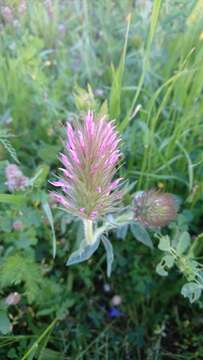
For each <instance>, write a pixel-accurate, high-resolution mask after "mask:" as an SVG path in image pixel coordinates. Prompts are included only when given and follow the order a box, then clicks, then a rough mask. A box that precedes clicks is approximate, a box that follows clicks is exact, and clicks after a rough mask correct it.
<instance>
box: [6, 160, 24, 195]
mask: <svg viewBox="0 0 203 360" xmlns="http://www.w3.org/2000/svg"><path fill="white" fill-rule="evenodd" d="M5 173H6V180H7V181H6V185H7V186H8V190H9V191H10V192H13V191H15V190H24V189H25V188H26V187H27V186H28V184H29V179H28V178H27V177H26V176H24V175H23V173H22V171H21V170H20V169H19V167H18V166H17V165H16V164H9V165H7V167H6V170H5Z"/></svg>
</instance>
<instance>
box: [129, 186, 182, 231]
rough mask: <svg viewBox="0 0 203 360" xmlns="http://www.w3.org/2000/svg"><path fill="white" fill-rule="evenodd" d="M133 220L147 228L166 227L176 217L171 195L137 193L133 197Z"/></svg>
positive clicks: (174, 203)
mask: <svg viewBox="0 0 203 360" xmlns="http://www.w3.org/2000/svg"><path fill="white" fill-rule="evenodd" d="M133 205H134V206H133V210H134V220H135V221H139V222H140V223H142V224H143V225H144V226H146V227H148V228H161V227H164V226H166V225H168V224H169V223H170V222H171V221H172V220H174V219H175V218H176V215H177V204H176V201H175V199H174V197H173V195H171V194H169V193H161V192H159V191H156V190H149V191H139V192H138V193H137V194H136V196H135V197H134V204H133Z"/></svg>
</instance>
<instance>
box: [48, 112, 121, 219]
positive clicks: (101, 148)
mask: <svg viewBox="0 0 203 360" xmlns="http://www.w3.org/2000/svg"><path fill="white" fill-rule="evenodd" d="M119 142H120V137H119V135H118V133H117V131H116V128H115V124H114V122H113V121H110V122H108V121H106V119H105V118H101V119H97V120H95V121H94V118H93V113H92V112H90V111H89V112H88V114H87V116H86V117H85V121H84V123H83V124H82V125H80V124H77V125H76V126H75V128H74V129H73V127H72V126H71V125H70V124H67V143H66V151H65V154H61V155H60V160H61V162H62V164H63V167H62V168H61V169H60V170H61V171H62V173H63V176H62V178H60V179H59V180H58V181H54V182H51V184H52V185H54V186H55V187H59V188H61V189H62V191H63V194H58V193H54V197H55V200H56V201H57V202H58V203H59V204H61V205H63V206H64V207H65V208H66V210H67V211H68V212H70V213H71V214H73V215H76V216H79V217H81V218H84V219H88V220H91V221H92V220H95V219H97V218H99V217H101V216H103V215H105V214H106V213H108V212H114V211H115V210H116V209H117V208H118V205H119V204H120V200H121V196H122V191H121V190H120V185H121V184H120V181H121V178H119V179H116V180H113V177H114V175H115V173H116V165H117V164H118V162H119V159H120V151H119V149H118V145H119Z"/></svg>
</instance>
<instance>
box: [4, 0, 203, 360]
mask: <svg viewBox="0 0 203 360" xmlns="http://www.w3.org/2000/svg"><path fill="white" fill-rule="evenodd" d="M202 56H203V2H202V0H191V1H187V0H170V1H169V0H162V1H161V0H154V1H150V0H137V1H135V0H134V1H133V0H116V1H113V0H103V1H96V0H92V1H88V0H75V1H74V0H71V1H63V0H58V1H57V0H44V1H43V0H27V1H26V0H1V3H0V94H1V96H0V174H1V182H0V202H1V208H0V219H1V221H0V231H1V239H0V241H1V243H0V253H1V259H0V284H1V290H0V291H1V300H0V333H1V336H0V358H2V359H22V360H24V359H29V360H31V359H38V360H59V359H118V360H121V359H138V360H141V359H150V360H151V359H156V360H158V359H188V360H190V359H202V358H203V341H202V336H201V333H202V316H201V310H202V307H203V303H202V299H201V298H200V299H199V300H198V302H197V303H196V304H194V305H191V304H190V303H189V302H188V300H187V299H185V298H183V297H182V296H181V295H180V289H181V287H182V285H183V284H184V279H183V278H182V277H181V276H180V271H179V270H177V268H176V269H175V270H174V271H173V272H171V273H169V275H168V276H167V277H159V276H158V275H157V274H156V272H155V270H156V267H157V264H158V263H159V262H160V261H161V259H162V253H161V251H160V250H154V251H152V250H150V249H148V248H145V247H144V246H143V244H139V243H137V242H135V240H134V239H133V238H132V235H131V234H130V233H129V232H126V229H121V231H119V232H117V234H115V233H112V235H111V240H112V243H113V246H114V248H115V262H114V268H113V274H112V277H111V279H110V280H109V279H108V280H107V278H106V273H105V266H106V265H105V256H104V253H103V252H102V249H99V251H98V252H97V253H96V254H95V255H94V257H93V258H92V259H91V260H89V261H88V262H87V263H85V264H82V265H77V266H73V267H70V268H67V267H66V266H65V262H66V260H67V257H68V255H69V254H70V251H71V250H72V249H74V248H75V247H76V246H77V243H78V239H79V238H80V236H81V231H82V229H81V224H80V222H79V221H77V220H75V219H73V218H72V217H71V216H67V214H65V213H63V212H61V211H60V210H58V209H57V208H56V206H55V205H54V203H52V201H51V198H50V196H49V190H50V189H51V187H50V186H49V185H48V180H49V179H51V178H52V176H53V174H54V173H55V171H56V169H57V167H58V165H59V163H58V153H59V151H61V149H62V147H63V143H62V141H61V139H62V137H63V132H64V130H63V126H64V124H65V123H66V121H72V120H73V119H74V118H79V117H82V116H83V115H84V113H85V112H86V111H87V110H88V109H89V108H91V109H93V110H94V111H95V112H96V114H98V116H99V115H101V114H105V113H107V114H109V116H110V117H111V118H116V122H117V126H118V129H119V131H120V132H121V134H122V137H123V143H122V151H123V153H124V159H123V163H124V165H123V167H122V168H121V169H120V170H119V171H120V173H121V175H122V176H123V177H124V178H126V179H129V180H130V182H131V183H132V184H133V183H134V182H136V184H135V185H134V187H133V189H132V190H133V191H135V190H144V189H148V188H152V187H155V188H158V189H160V190H164V191H170V192H173V193H174V194H176V195H177V196H178V197H179V201H180V202H181V208H184V209H185V210H184V211H183V212H182V214H181V215H180V216H179V218H178V220H177V223H176V224H173V225H172V226H171V228H170V229H169V232H172V233H173V231H175V230H176V231H179V233H181V232H184V231H189V232H190V236H191V239H192V240H191V241H193V240H194V239H198V241H196V240H194V241H196V242H195V245H194V246H193V245H192V246H193V249H192V251H193V252H194V253H195V255H196V256H198V259H199V261H200V262H201V257H202V235H201V233H202V205H203V202H202V200H203V181H202V175H203V166H202V163H203V121H202V118H203V98H202V88H203V67H202ZM8 163H16V164H18V166H19V167H20V169H21V170H22V172H23V173H24V174H25V175H26V177H28V178H29V187H28V188H26V189H25V190H24V191H17V192H14V193H12V194H9V192H8V188H7V184H6V178H5V168H6V166H7V165H8ZM126 201H129V200H128V199H127V200H126ZM51 214H53V218H54V228H55V233H56V239H57V241H56V243H57V253H56V258H55V259H53V257H52V239H53V241H54V236H55V235H54V229H53V218H52V215H51ZM174 229H175V230H174ZM154 242H155V244H157V243H158V242H157V239H156V238H155V239H154ZM194 247H195V249H194ZM159 249H160V244H159Z"/></svg>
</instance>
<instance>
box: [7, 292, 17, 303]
mask: <svg viewBox="0 0 203 360" xmlns="http://www.w3.org/2000/svg"><path fill="white" fill-rule="evenodd" d="M20 300H21V295H20V294H19V293H18V292H13V293H10V294H9V295H8V296H7V298H6V299H5V303H6V305H17V304H19V302H20Z"/></svg>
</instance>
